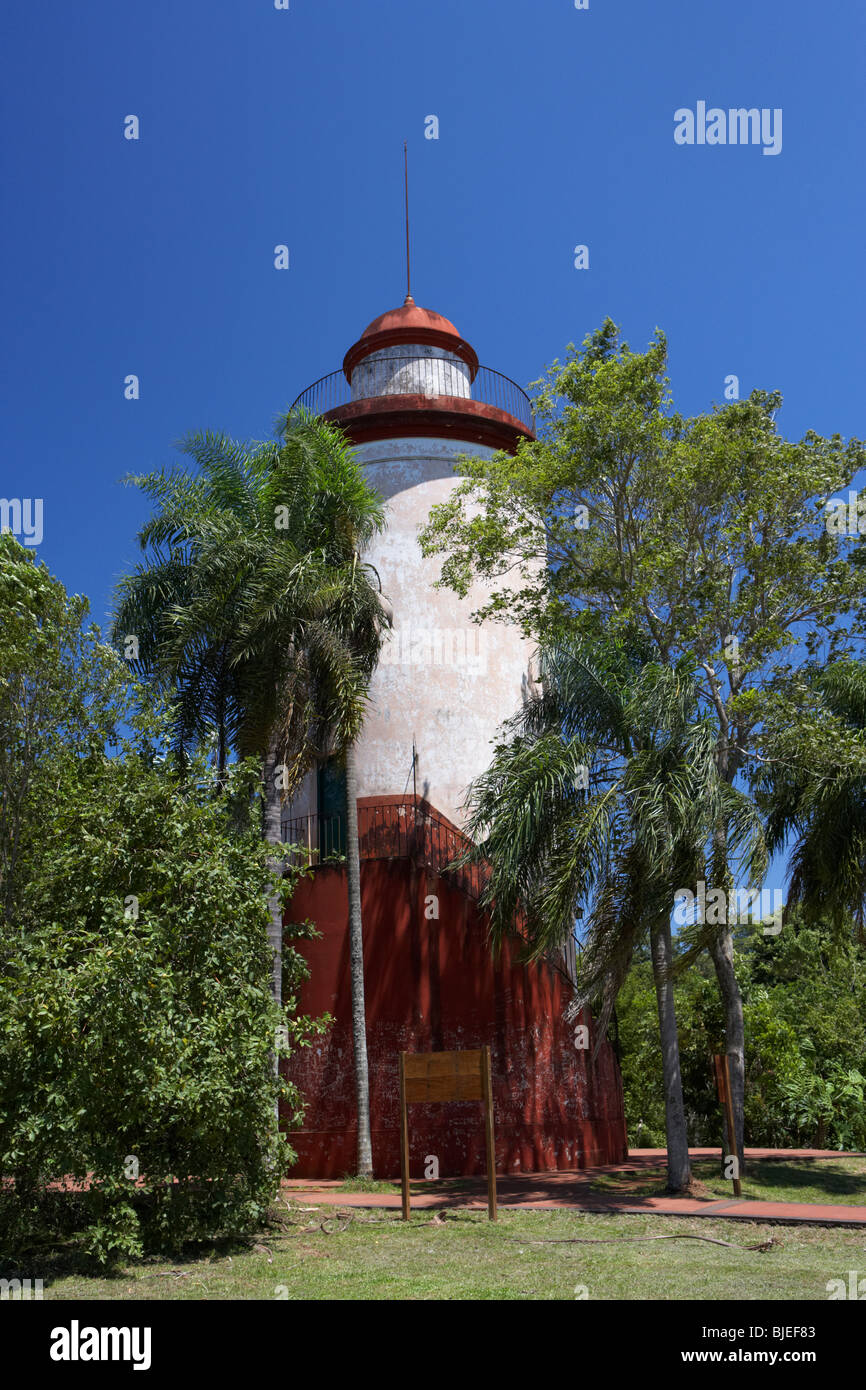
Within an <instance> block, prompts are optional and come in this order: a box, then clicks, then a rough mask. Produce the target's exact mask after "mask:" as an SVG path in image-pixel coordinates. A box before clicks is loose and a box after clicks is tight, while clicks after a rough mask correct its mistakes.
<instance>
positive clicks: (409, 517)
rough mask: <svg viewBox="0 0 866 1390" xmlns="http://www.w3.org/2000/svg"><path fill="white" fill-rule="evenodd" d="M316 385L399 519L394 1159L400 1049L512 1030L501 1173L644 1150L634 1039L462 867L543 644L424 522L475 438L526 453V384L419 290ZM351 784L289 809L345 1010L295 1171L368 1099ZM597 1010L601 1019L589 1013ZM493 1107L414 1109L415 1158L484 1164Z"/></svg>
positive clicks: (384, 975) (367, 806) (362, 784)
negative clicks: (500, 918) (445, 565)
mask: <svg viewBox="0 0 866 1390" xmlns="http://www.w3.org/2000/svg"><path fill="white" fill-rule="evenodd" d="M296 404H303V405H305V406H307V407H308V408H309V409H311V410H313V411H314V412H315V413H316V414H319V415H321V416H323V417H324V418H325V419H327V420H331V421H333V422H335V423H337V424H339V425H340V426H341V427H342V429H343V430H344V431H345V432H346V434H347V436H348V438H349V440H350V441H351V443H352V445H353V446H354V448H355V450H356V454H357V457H358V458H359V459H360V461H361V462H362V464H363V465H364V468H365V471H366V474H367V478H368V480H369V482H370V483H371V484H372V486H373V487H375V488H376V489H377V490H378V491H379V492H380V493H381V494H382V496H383V498H384V499H385V507H386V517H387V529H386V530H385V532H384V533H383V534H382V535H381V536H380V537H379V538H378V539H377V540H376V541H375V543H374V544H373V545H372V546H371V548H370V550H369V552H368V553H367V554H366V555H365V559H366V560H367V561H368V562H369V563H370V564H371V565H373V566H374V567H375V569H376V570H377V572H378V574H379V578H380V580H381V586H382V591H383V594H384V595H385V596H386V598H387V599H388V600H389V602H390V605H391V607H392V609H393V626H392V630H391V633H390V635H389V638H388V640H387V642H386V645H385V647H384V650H383V652H382V656H381V660H380V663H379V666H378V668H377V670H376V672H375V675H374V677H373V681H372V686H371V690H370V705H369V711H368V713H367V716H366V719H365V724H364V728H363V731H362V734H361V737H360V739H359V742H358V744H357V757H356V761H357V768H358V836H359V846H360V857H361V902H362V917H363V926H364V974H365V994H366V1014H367V1050H368V1058H369V1070H370V1099H371V1128H372V1138H373V1161H374V1169H375V1172H376V1175H377V1176H380V1177H392V1176H395V1175H396V1174H397V1173H398V1172H399V1136H400V1118H399V1084H398V1056H399V1052H400V1051H412V1052H416V1051H417V1052H429V1051H451V1050H460V1049H467V1048H478V1047H480V1046H482V1045H484V1044H488V1045H489V1046H490V1048H491V1056H492V1069H493V1089H494V1111H495V1115H496V1132H497V1143H496V1160H497V1168H498V1169H499V1171H502V1172H517V1171H534V1170H539V1169H551V1168H554V1169H555V1168H563V1169H570V1168H578V1167H584V1166H586V1165H587V1164H590V1163H603V1162H614V1161H617V1160H619V1159H621V1158H623V1157H625V1154H626V1152H627V1146H626V1135H625V1122H624V1116H623V1105H622V1085H621V1081H620V1076H619V1068H618V1065H617V1061H616V1058H615V1056H614V1053H613V1050H612V1048H611V1046H610V1044H609V1043H608V1042H606V1041H605V1042H603V1043H602V1045H601V1048H600V1050H599V1052H598V1054H597V1056H596V1058H595V1060H594V1061H593V1059H592V1058H593V1054H592V1043H593V1042H594V1041H595V1039H594V1024H593V1021H592V1019H591V1018H590V1017H589V1015H588V1014H587V1015H583V1016H582V1017H581V1018H580V1019H575V1020H572V1021H570V1022H566V1012H567V1005H568V1003H569V1000H570V997H571V976H570V963H569V961H568V960H567V959H563V960H557V961H551V962H541V963H538V964H534V965H528V964H524V963H522V961H521V960H520V951H519V945H520V943H519V940H517V939H515V942H514V943H511V944H509V943H506V945H505V946H504V947H503V949H502V951H501V952H500V953H499V954H498V955H497V956H496V957H494V956H493V954H492V953H491V950H490V947H489V944H488V923H487V918H486V914H485V913H484V911H483V910H482V909H481V907H480V905H479V898H480V896H481V892H482V889H483V884H484V870H483V868H482V867H479V866H473V867H470V868H465V869H462V870H455V869H454V868H453V867H452V865H453V863H454V861H455V859H457V857H458V855H459V854H460V852H461V851H462V850H464V849H466V847H467V844H468V842H467V841H466V839H465V836H464V834H463V826H464V814H465V813H464V801H465V796H466V791H467V788H468V786H469V784H470V783H471V782H472V781H473V779H474V778H476V777H477V776H479V775H480V774H481V773H483V772H484V771H485V770H486V768H487V767H488V766H489V764H490V762H491V759H492V755H493V741H494V740H495V738H496V735H497V733H498V731H499V729H500V726H501V725H502V724H503V722H504V721H505V720H506V719H508V718H510V717H511V716H512V715H513V714H514V713H515V712H516V711H517V710H518V709H519V707H520V704H521V701H522V700H523V699H524V698H525V697H526V694H527V691H528V689H529V687H530V685H531V681H532V673H531V658H532V647H531V645H530V643H528V642H527V641H526V640H525V639H524V638H523V637H522V636H521V634H520V632H519V630H518V629H517V628H516V627H514V626H511V625H509V624H505V623H486V624H483V625H481V626H479V625H477V624H474V623H472V621H471V614H472V612H473V611H474V610H475V609H477V608H479V607H480V606H481V605H482V604H483V603H484V601H485V599H486V597H487V596H488V591H487V590H486V589H485V587H484V586H483V585H476V587H475V588H474V589H473V590H472V591H471V592H470V593H469V595H468V596H467V597H466V598H465V599H460V598H458V597H457V596H456V595H454V594H453V593H452V592H451V591H450V590H448V589H437V588H436V587H435V583H436V580H437V579H438V577H439V563H438V561H437V560H436V559H425V558H424V556H423V555H422V554H421V549H420V546H419V542H418V530H419V527H420V526H422V525H423V524H424V523H425V522H426V521H427V519H428V517H429V514H430V510H431V508H432V507H433V506H435V505H436V504H438V503H443V502H445V501H447V500H448V498H449V496H450V495H451V493H452V491H453V489H454V488H455V487H456V486H457V484H458V482H459V477H458V474H457V472H456V465H458V460H459V458H460V456H461V455H465V454H472V455H482V456H487V457H489V456H490V455H491V454H492V453H493V452H495V451H497V450H505V451H507V452H509V453H514V452H516V450H517V448H518V447H519V444H520V441H521V440H525V439H533V438H534V429H533V416H532V409H531V406H530V402H529V399H528V397H527V396H526V394H525V392H524V391H522V390H521V388H520V387H519V386H517V385H516V384H515V383H514V382H513V381H511V380H509V378H508V377H505V376H503V375H501V373H499V372H496V371H493V370H492V369H490V368H487V367H481V366H479V363H478V358H477V355H476V353H475V351H474V349H473V348H472V347H471V346H470V344H469V343H468V342H467V341H466V340H465V339H464V338H463V337H461V335H460V333H459V332H458V330H457V328H455V326H454V324H453V323H451V322H450V321H449V320H448V319H446V318H443V316H442V315H441V314H438V313H435V312H434V311H433V310H431V309H423V308H421V307H420V306H418V305H417V304H415V302H414V300H413V299H412V296H411V294H407V296H406V299H405V301H404V303H403V304H402V305H401V306H400V307H399V308H396V309H391V310H389V311H388V312H387V313H384V314H382V315H380V316H379V317H378V318H376V319H374V320H373V322H372V323H371V324H370V325H369V326H368V327H367V328H366V329H365V330H364V332H363V333H362V334H361V336H360V338H358V340H357V342H355V343H353V345H352V346H351V347H350V348H349V350H348V352H347V353H346V355H345V357H344V359H343V366H342V370H341V371H340V372H333V373H331V375H330V376H327V377H323V378H322V379H321V380H320V381H318V382H316V383H315V384H314V385H313V386H311V387H310V388H309V389H308V390H307V391H305V392H304V393H303V395H302V396H300V397H298V400H297V402H296ZM344 806H345V783H344V780H343V777H342V773H341V769H340V766H339V763H338V761H337V760H335V759H332V760H328V761H327V762H324V763H323V764H322V765H321V766H320V767H319V768H318V769H317V770H316V771H315V773H313V774H311V775H310V776H309V777H308V778H307V780H306V782H305V784H304V785H303V787H302V788H301V789H300V792H299V794H298V796H297V797H296V799H295V801H294V803H293V804H292V806H291V807H289V808H287V811H286V816H285V820H284V827H283V835H284V838H285V839H286V840H287V841H289V842H291V843H294V844H300V845H306V846H307V848H308V851H309V853H310V855H311V858H312V861H313V863H314V864H315V865H316V866H317V867H316V868H315V871H314V874H313V876H312V878H308V879H305V880H303V881H302V882H301V883H300V884H299V885H298V886H297V888H296V890H295V894H294V898H293V900H292V903H291V905H290V908H289V910H288V913H287V918H286V920H287V922H293V921H294V922H299V921H303V920H305V919H310V920H312V921H313V922H314V923H315V925H316V928H317V930H318V933H319V935H318V936H317V937H316V938H314V939H313V940H311V941H307V940H304V941H303V942H302V943H301V945H302V948H303V951H304V954H305V956H306V957H307V961H308V964H309V967H310V977H309V980H308V981H307V982H306V984H305V986H304V989H303V991H302V996H301V999H300V1007H301V1011H302V1012H303V1013H305V1014H310V1015H320V1014H323V1013H329V1014H331V1015H332V1016H333V1018H334V1024H333V1026H332V1028H331V1029H330V1031H329V1032H328V1034H327V1035H326V1037H324V1038H322V1039H320V1040H317V1041H316V1042H315V1043H314V1044H313V1046H312V1047H311V1048H309V1049H306V1050H304V1051H303V1052H301V1053H299V1054H297V1055H296V1056H295V1057H293V1058H292V1059H291V1060H290V1063H289V1071H290V1074H291V1077H292V1079H293V1080H294V1081H295V1083H296V1084H297V1086H298V1087H299V1089H300V1090H301V1092H302V1094H303V1096H304V1099H305V1102H306V1112H305V1119H304V1124H303V1128H302V1129H301V1130H300V1131H295V1132H293V1133H292V1134H291V1135H290V1142H291V1144H292V1146H293V1147H294V1148H295V1150H296V1151H297V1153H298V1164H297V1166H296V1167H295V1168H294V1170H293V1172H294V1173H295V1174H296V1175H297V1176H306V1177H339V1176H341V1175H343V1174H344V1173H347V1172H349V1171H351V1170H352V1168H353V1163H354V1155H355V1145H356V1131H355V1104H354V1090H353V1051H352V1031H351V1001H350V975H349V940H348V919H349V908H348V894H347V884H346V875H345V870H344V868H343V867H342V865H341V864H340V863H339V862H337V861H336V860H335V858H334V856H335V855H341V854H344V853H345V848H346V841H345V835H346V826H345V815H344ZM581 1025H582V1026H581ZM476 1110H477V1107H474V1106H472V1105H467V1104H466V1103H452V1104H446V1105H439V1106H428V1105H423V1106H418V1107H416V1108H415V1110H414V1111H413V1122H412V1145H413V1147H412V1153H411V1173H412V1176H413V1177H420V1176H422V1174H423V1173H424V1172H425V1171H427V1169H428V1160H429V1159H430V1157H431V1156H433V1157H435V1160H436V1167H437V1169H438V1171H439V1172H440V1173H441V1174H442V1176H443V1177H444V1176H449V1175H455V1174H471V1173H476V1172H483V1170H484V1162H485V1159H484V1141H483V1135H482V1130H481V1126H480V1123H479V1118H478V1115H477V1114H476V1113H474V1112H475V1111H476Z"/></svg>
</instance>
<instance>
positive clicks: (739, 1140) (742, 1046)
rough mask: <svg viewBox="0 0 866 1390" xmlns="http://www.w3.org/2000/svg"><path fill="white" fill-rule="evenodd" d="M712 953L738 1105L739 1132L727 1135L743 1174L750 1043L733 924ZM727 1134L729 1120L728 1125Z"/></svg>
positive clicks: (736, 1122) (733, 1093) (722, 933)
mask: <svg viewBox="0 0 866 1390" xmlns="http://www.w3.org/2000/svg"><path fill="white" fill-rule="evenodd" d="M710 955H711V956H712V958H713V965H714V966H715V967H716V979H717V980H718V982H719V992H720V994H721V996H722V1006H723V1008H724V1011H725V1050H726V1052H727V1054H728V1071H729V1072H730V1077H731V1099H732V1101H733V1106H734V1127H735V1129H736V1131H737V1132H736V1135H730V1134H728V1135H727V1141H726V1142H727V1145H728V1153H729V1154H733V1153H736V1155H737V1163H738V1165H739V1176H740V1177H743V1176H744V1174H745V1171H746V1156H745V1151H744V1148H743V1129H744V1126H743V1104H744V1101H745V1087H746V1043H745V1027H744V1024H743V996H742V994H741V993H740V986H739V985H738V984H737V977H736V974H735V973H734V941H733V937H732V935H731V928H730V925H728V926H726V927H724V928H723V929H722V930H721V931H720V932H719V935H718V936H717V937H715V938H714V940H713V941H712V942H711V943H710ZM725 1133H726V1134H727V1122H726V1124H725Z"/></svg>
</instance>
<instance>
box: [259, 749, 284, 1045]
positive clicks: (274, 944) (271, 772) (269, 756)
mask: <svg viewBox="0 0 866 1390" xmlns="http://www.w3.org/2000/svg"><path fill="white" fill-rule="evenodd" d="M278 758H279V746H278V742H277V739H276V738H275V737H272V738H271V740H270V742H269V744H268V751H267V753H266V754H265V757H264V766H263V777H262V780H263V782H264V788H265V790H264V799H265V815H264V825H263V826H262V834H263V837H264V839H265V840H266V841H267V843H268V844H269V845H274V846H277V845H279V846H281V845H282V841H281V831H280V816H281V811H282V805H281V800H280V788H279V786H278V768H279V763H278ZM283 867H284V865H283V856H282V853H279V854H274V855H273V856H270V857H269V858H268V872H269V873H271V874H272V875H273V880H272V881H273V886H274V888H275V889H277V888H278V887H279V884H280V880H281V878H282V874H283ZM268 912H269V914H270V922H269V924H268V943H269V944H270V947H271V950H272V952H273V971H272V975H271V992H272V993H273V996H274V999H275V1001H276V1003H277V1004H278V1005H279V1006H280V1008H282V1003H283V910H282V907H281V906H280V899H279V896H278V894H277V893H276V892H274V893H272V894H270V895H269V896H268ZM276 1064H277V1059H276V1056H275V1057H274V1065H275V1068H276Z"/></svg>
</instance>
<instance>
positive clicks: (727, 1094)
mask: <svg viewBox="0 0 866 1390" xmlns="http://www.w3.org/2000/svg"><path fill="white" fill-rule="evenodd" d="M713 1065H714V1066H715V1071H716V1089H717V1091H718V1093H719V1100H720V1101H721V1103H722V1106H723V1108H724V1114H725V1127H726V1129H727V1132H728V1148H729V1149H733V1154H728V1155H727V1157H728V1158H731V1157H732V1158H733V1159H734V1163H735V1165H736V1168H737V1176H736V1177H735V1178H734V1179H733V1180H732V1181H733V1184H734V1196H735V1197H742V1195H743V1189H742V1186H741V1184H740V1177H739V1157H738V1155H737V1139H736V1129H735V1127H734V1099H733V1096H732V1095H731V1069H730V1066H729V1063H728V1054H727V1053H726V1052H722V1053H716V1054H715V1056H714V1057H713ZM725 1157H726V1155H725V1153H724V1151H723V1152H722V1158H725Z"/></svg>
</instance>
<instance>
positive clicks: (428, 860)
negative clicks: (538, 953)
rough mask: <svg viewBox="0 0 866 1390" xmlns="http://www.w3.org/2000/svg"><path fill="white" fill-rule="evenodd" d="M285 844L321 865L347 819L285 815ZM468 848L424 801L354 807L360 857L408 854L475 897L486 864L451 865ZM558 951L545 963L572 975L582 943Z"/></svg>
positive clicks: (336, 846) (335, 849)
mask: <svg viewBox="0 0 866 1390" xmlns="http://www.w3.org/2000/svg"><path fill="white" fill-rule="evenodd" d="M281 832H282V838H283V841H284V843H286V844H289V845H294V846H295V851H294V854H293V855H292V856H291V857H292V858H293V860H294V862H295V863H299V864H311V865H313V866H315V865H317V864H324V863H327V861H328V860H329V859H330V860H334V859H337V858H339V857H342V856H344V855H345V853H346V818H345V816H342V815H328V816H321V815H310V816H298V817H295V818H292V819H290V818H284V819H283V821H282V823H281ZM471 848H472V841H471V840H470V839H469V838H468V836H466V835H463V834H462V833H461V832H460V831H459V830H457V829H456V828H455V827H454V826H453V825H451V823H450V822H449V821H447V820H445V819H444V817H442V816H440V815H439V814H438V813H437V812H436V811H433V810H432V809H431V808H430V807H428V806H427V805H426V804H425V803H424V802H422V801H420V800H419V801H416V802H412V801H402V802H382V803H381V804H380V805H375V804H374V805H372V806H359V807H358V849H359V852H360V857H361V859H362V860H364V859H409V860H410V861H411V862H412V863H413V864H415V865H416V867H418V868H430V869H432V870H434V871H435V872H436V873H440V874H442V875H443V877H444V878H446V879H448V880H449V882H451V883H453V884H454V886H455V888H458V889H460V891H461V892H463V893H465V894H466V896H467V897H468V898H471V899H472V900H473V901H474V902H478V901H479V899H480V897H481V895H482V893H483V891H484V889H485V888H486V887H487V884H488V883H489V881H490V865H489V864H486V863H480V864H479V863H472V864H455V861H456V860H458V859H460V858H461V857H462V856H463V855H465V854H466V853H467V851H469V850H470V849H471ZM523 926H524V923H523V918H522V914H520V913H518V917H517V920H516V921H515V930H516V933H517V935H518V936H523V934H524V933H523ZM558 954H559V953H557V952H552V953H551V954H550V957H549V961H548V963H549V964H550V965H552V966H553V967H554V968H555V969H557V970H558V971H559V972H560V973H564V974H565V975H566V976H567V978H568V979H569V980H570V981H572V982H573V981H574V980H575V978H576V970H577V964H578V962H579V961H580V959H581V956H582V948H581V947H580V946H579V945H577V943H576V942H575V941H574V940H573V939H572V940H571V941H570V942H569V944H568V945H567V946H566V947H565V948H564V949H563V951H562V953H561V955H560V957H559V959H558V960H557V959H556V957H557V955H558Z"/></svg>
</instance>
